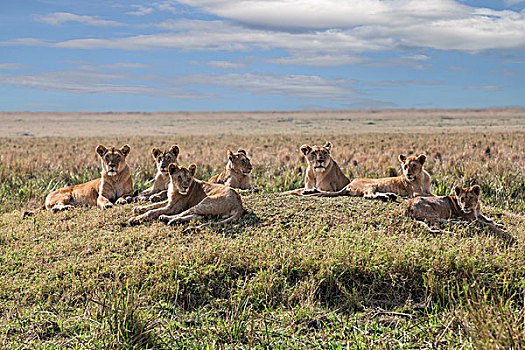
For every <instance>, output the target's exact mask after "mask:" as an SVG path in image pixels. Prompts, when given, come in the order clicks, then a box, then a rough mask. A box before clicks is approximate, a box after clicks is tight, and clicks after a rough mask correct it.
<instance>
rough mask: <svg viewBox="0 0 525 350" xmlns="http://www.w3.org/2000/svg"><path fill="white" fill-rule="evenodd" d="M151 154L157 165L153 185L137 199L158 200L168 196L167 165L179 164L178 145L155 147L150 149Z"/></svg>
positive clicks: (168, 179) (168, 178)
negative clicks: (161, 148) (164, 147)
mask: <svg viewBox="0 0 525 350" xmlns="http://www.w3.org/2000/svg"><path fill="white" fill-rule="evenodd" d="M151 155H152V156H153V159H154V160H155V165H156V167H157V174H156V175H155V180H154V181H153V185H152V186H151V187H150V188H148V189H146V190H144V191H142V192H141V193H140V194H139V196H138V200H139V201H147V200H151V201H153V202H160V201H163V200H166V199H167V198H168V192H167V189H168V185H169V183H170V177H169V175H168V166H169V165H170V164H171V163H174V164H177V165H178V164H179V162H178V160H177V156H178V155H179V146H177V145H173V146H171V147H170V149H168V150H164V151H161V150H160V149H158V148H157V147H155V148H153V149H152V150H151Z"/></svg>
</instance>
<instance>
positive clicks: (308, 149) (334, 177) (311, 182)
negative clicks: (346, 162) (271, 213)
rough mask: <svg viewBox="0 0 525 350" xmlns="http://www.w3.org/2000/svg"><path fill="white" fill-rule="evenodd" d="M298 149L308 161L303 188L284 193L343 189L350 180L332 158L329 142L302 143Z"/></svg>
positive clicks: (303, 193)
mask: <svg viewBox="0 0 525 350" xmlns="http://www.w3.org/2000/svg"><path fill="white" fill-rule="evenodd" d="M300 149H301V152H302V153H303V155H304V156H305V158H306V162H307V163H308V167H307V168H306V172H305V178H304V188H301V189H297V190H291V191H287V192H284V194H296V195H309V194H313V193H318V192H320V191H322V192H335V191H339V190H341V189H343V188H344V187H345V186H346V185H347V184H348V183H349V182H350V180H349V179H348V178H347V177H346V176H345V174H343V172H342V171H341V168H339V165H337V163H336V162H335V160H333V159H332V157H331V155H330V150H331V149H332V144H331V143H330V142H327V143H326V144H325V145H324V146H313V147H312V146H309V145H302V146H301V148H300Z"/></svg>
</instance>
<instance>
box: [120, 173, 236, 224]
mask: <svg viewBox="0 0 525 350" xmlns="http://www.w3.org/2000/svg"><path fill="white" fill-rule="evenodd" d="M195 170H196V165H195V164H192V165H191V166H190V167H189V168H185V167H179V166H178V165H176V164H170V165H169V167H168V173H169V176H170V184H169V187H168V199H167V200H166V201H164V202H160V203H154V204H151V205H146V206H138V207H134V208H133V211H134V212H135V213H142V214H141V215H138V216H135V217H132V218H130V219H129V221H128V222H129V224H130V225H135V224H138V223H140V222H142V221H145V220H153V219H157V218H159V219H161V220H162V221H163V222H167V223H168V225H173V224H176V223H183V222H188V221H191V220H198V219H201V218H202V217H204V216H208V215H219V216H222V217H223V220H222V221H219V223H221V224H223V223H228V222H230V221H233V220H235V219H238V218H240V217H241V215H242V213H243V211H244V209H243V206H242V201H241V197H240V195H239V194H238V193H237V192H236V191H235V190H234V189H232V188H230V187H226V186H224V185H220V184H212V183H209V182H206V181H201V180H197V179H195V178H194V175H195Z"/></svg>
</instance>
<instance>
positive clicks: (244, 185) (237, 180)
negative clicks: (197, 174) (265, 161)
mask: <svg viewBox="0 0 525 350" xmlns="http://www.w3.org/2000/svg"><path fill="white" fill-rule="evenodd" d="M252 169H253V167H252V163H251V162H250V158H248V155H247V154H246V151H245V150H243V149H240V150H238V151H237V153H233V152H232V151H230V150H228V163H227V164H226V167H225V168H224V170H223V171H222V173H220V174H217V175H215V176H213V177H212V178H211V179H209V180H208V182H209V183H214V184H223V185H225V186H229V187H232V188H238V189H240V190H251V189H252V182H251V180H250V173H251V172H252Z"/></svg>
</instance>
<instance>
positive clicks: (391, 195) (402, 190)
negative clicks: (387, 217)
mask: <svg viewBox="0 0 525 350" xmlns="http://www.w3.org/2000/svg"><path fill="white" fill-rule="evenodd" d="M398 159H399V162H400V163H401V168H402V171H403V173H402V174H401V176H395V177H385V178H379V179H368V178H358V179H354V180H353V181H352V182H351V183H350V184H348V185H347V186H346V187H345V188H343V189H342V190H340V191H337V192H321V193H315V194H312V195H314V196H319V197H337V196H354V197H360V196H362V197H365V198H367V199H380V200H383V201H388V200H394V201H395V200H396V199H397V197H398V196H401V197H405V198H413V197H419V196H432V194H431V193H430V183H431V179H430V175H429V174H428V173H427V172H426V170H425V169H423V164H425V161H426V159H427V157H426V156H425V155H424V154H420V155H418V156H410V157H406V156H404V155H403V154H400V155H399V157H398Z"/></svg>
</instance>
